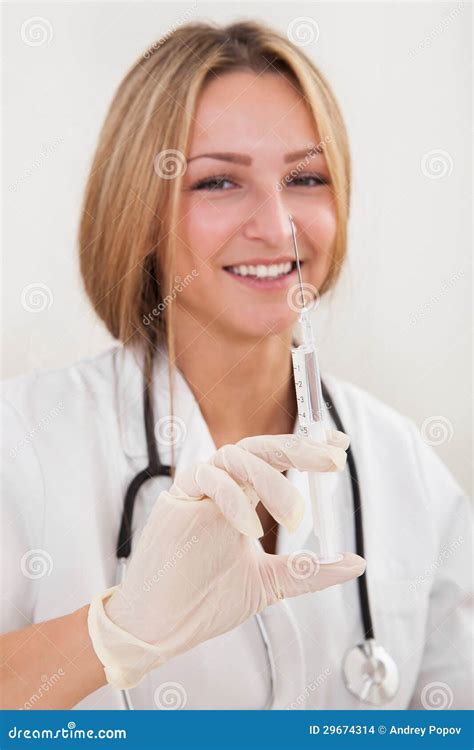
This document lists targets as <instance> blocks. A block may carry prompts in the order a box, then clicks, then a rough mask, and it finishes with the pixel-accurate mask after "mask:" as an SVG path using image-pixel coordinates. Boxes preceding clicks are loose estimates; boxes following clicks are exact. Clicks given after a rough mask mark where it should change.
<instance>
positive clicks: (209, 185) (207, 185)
mask: <svg viewBox="0 0 474 750" xmlns="http://www.w3.org/2000/svg"><path fill="white" fill-rule="evenodd" d="M226 183H228V184H230V185H234V184H235V183H234V182H233V180H231V179H230V177H227V176H226V175H224V174H223V175H216V176H215V177H206V178H205V179H204V180H199V182H196V183H195V184H194V185H193V186H192V188H191V190H228V189H229V188H228V187H224V186H225V184H226Z"/></svg>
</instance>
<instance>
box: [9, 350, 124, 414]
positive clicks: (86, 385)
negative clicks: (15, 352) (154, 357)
mask: <svg viewBox="0 0 474 750" xmlns="http://www.w3.org/2000/svg"><path fill="white" fill-rule="evenodd" d="M121 352H122V347H121V346H114V347H112V348H110V349H108V350H107V351H105V352H102V353H101V354H99V355H96V356H95V357H90V358H85V359H82V360H80V361H78V362H75V363H74V364H71V365H67V366H65V367H61V368H57V369H49V370H34V371H32V372H29V373H25V374H23V375H18V376H16V377H14V378H9V379H7V380H4V381H3V382H2V384H1V386H0V393H1V396H2V401H3V403H4V404H7V406H8V405H10V407H11V408H12V409H13V410H15V409H16V410H18V412H19V413H23V414H24V415H25V416H26V415H28V414H33V415H34V414H37V412H38V410H40V411H41V414H44V413H45V409H46V407H48V406H50V407H52V408H56V409H57V410H61V407H62V406H63V405H64V404H63V400H64V399H65V400H67V401H70V400H72V399H74V400H76V399H78V400H80V399H81V396H84V395H88V397H89V398H95V399H96V400H97V401H99V400H100V398H101V396H102V395H103V392H104V391H109V390H110V387H111V385H113V383H114V380H115V375H116V372H117V365H118V360H119V358H120V356H121Z"/></svg>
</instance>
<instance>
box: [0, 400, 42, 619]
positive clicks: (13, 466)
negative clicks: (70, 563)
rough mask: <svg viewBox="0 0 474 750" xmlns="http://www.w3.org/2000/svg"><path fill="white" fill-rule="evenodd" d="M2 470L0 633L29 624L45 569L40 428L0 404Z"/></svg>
mask: <svg viewBox="0 0 474 750" xmlns="http://www.w3.org/2000/svg"><path fill="white" fill-rule="evenodd" d="M0 414H1V416H0V420H1V434H2V451H1V452H2V466H1V478H0V492H1V499H0V527H1V532H0V550H1V552H0V576H1V591H2V598H1V605H0V632H1V633H8V632H10V631H12V630H17V629H19V628H24V627H27V626H29V625H31V623H32V622H33V621H34V608H35V600H36V597H37V593H38V590H39V586H40V585H41V579H42V577H43V576H44V575H48V571H49V572H50V571H51V566H52V559H51V556H50V555H49V554H48V551H47V550H45V549H44V545H43V541H42V534H43V520H44V482H43V475H42V471H41V466H40V462H39V460H38V456H37V452H36V448H35V440H37V439H38V437H39V436H40V433H41V429H42V426H41V425H36V426H35V425H27V422H26V420H24V419H23V417H22V416H21V415H20V412H19V409H18V407H17V406H15V405H14V404H13V403H11V402H10V401H9V400H8V399H6V398H4V397H2V399H1V400H0Z"/></svg>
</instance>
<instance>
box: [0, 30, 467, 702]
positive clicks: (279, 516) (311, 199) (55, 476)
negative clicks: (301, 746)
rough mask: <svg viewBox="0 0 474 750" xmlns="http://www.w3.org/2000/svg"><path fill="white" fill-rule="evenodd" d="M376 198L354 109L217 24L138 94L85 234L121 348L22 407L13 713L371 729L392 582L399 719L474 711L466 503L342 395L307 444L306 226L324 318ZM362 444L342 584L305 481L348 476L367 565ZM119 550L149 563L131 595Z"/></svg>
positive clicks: (378, 416)
mask: <svg viewBox="0 0 474 750" xmlns="http://www.w3.org/2000/svg"><path fill="white" fill-rule="evenodd" d="M349 195H350V164H349V152H348V145H347V137H346V132H345V129H344V124H343V120H342V117H341V114H340V111H339V109H338V106H337V103H336V100H335V98H334V95H333V93H332V92H331V89H330V87H329V85H328V83H327V82H326V81H325V80H324V78H323V76H322V75H321V74H320V73H319V71H318V70H317V69H316V68H315V67H314V65H313V64H312V63H311V62H310V61H309V60H308V59H307V58H306V57H305V56H304V55H303V54H302V52H301V50H300V49H299V48H296V47H294V46H293V45H292V44H291V43H290V42H289V41H288V40H287V39H285V38H284V37H282V36H280V35H279V34H277V33H275V32H274V31H272V30H271V29H269V28H267V27H265V26H263V25H261V24H257V23H251V22H248V23H237V24H233V25H231V26H228V27H226V28H216V27H213V26H210V25H207V24H201V23H198V24H190V25H187V26H185V27H182V28H180V29H178V30H177V31H175V32H174V33H173V34H172V35H171V36H170V37H169V38H168V39H167V40H166V41H165V42H162V43H158V44H156V45H154V46H153V47H151V48H150V49H149V50H147V52H146V53H145V54H144V55H143V57H142V58H140V59H139V60H138V61H137V62H136V63H135V65H134V66H133V67H132V69H131V70H130V71H129V73H128V74H127V75H126V77H125V79H124V80H123V82H122V83H121V85H120V86H119V89H118V91H117V93H116V95H115V98H114V100H113V102H112V105H111V108H110V111H109V113H108V116H107V118H106V121H105V124H104V128H103V132H102V135H101V138H100V141H99V145H98V148H97V153H96V156H95V160H94V163H93V165H92V169H91V174H90V178H89V182H88V185H87V190H86V195H85V201H84V206H83V213H82V221H81V227H80V261H81V271H82V276H83V279H84V283H85V288H86V290H87V293H88V295H89V298H90V300H91V302H92V304H93V306H94V308H95V310H96V311H97V313H98V315H99V316H100V317H101V319H102V320H103V321H104V323H105V324H106V326H107V328H108V330H109V331H110V332H111V333H112V335H113V336H114V337H115V338H116V339H117V340H118V341H119V342H121V345H120V346H117V347H114V348H113V349H112V350H111V351H108V352H106V353H105V354H103V355H101V356H99V357H96V358H95V359H92V360H87V361H83V362H79V363H78V364H76V365H74V366H72V367H68V368H64V369H62V370H59V371H54V372H46V373H39V374H38V373H36V374H34V375H27V376H23V377H20V378H16V379H14V380H12V381H10V382H8V383H7V384H6V386H5V399H4V410H5V422H4V430H5V435H6V436H7V440H6V443H7V445H6V457H5V466H6V474H5V480H4V483H3V486H4V496H5V505H4V515H5V524H4V528H5V529H6V533H5V540H4V545H3V546H4V549H5V558H4V562H3V571H4V592H5V605H4V607H3V611H2V617H3V622H2V632H3V633H5V635H4V636H3V639H2V644H3V650H4V654H5V667H4V673H3V678H2V680H3V681H2V686H3V688H2V693H3V702H4V705H5V706H8V707H13V708H19V707H26V708H30V707H36V708H45V707H48V708H69V707H72V706H76V707H80V708H120V707H122V705H123V704H122V698H123V697H125V700H126V701H128V700H131V702H132V703H133V705H134V707H136V708H154V707H157V708H169V707H177V708H190V709H192V708H199V709H204V708H235V709H238V708H253V709H261V708H266V707H272V708H290V709H293V708H295V709H298V708H305V707H306V708H338V709H342V708H364V707H368V704H367V703H366V702H365V701H364V700H361V697H360V695H359V696H358V695H357V694H354V692H353V691H352V692H351V690H350V689H348V686H347V684H346V681H345V679H344V678H343V676H342V673H341V669H342V664H343V658H344V655H345V653H346V652H347V651H348V649H350V647H352V646H354V644H356V643H358V642H360V641H361V640H362V639H363V637H364V635H365V636H369V633H368V632H364V631H366V628H365V627H364V625H363V622H362V620H361V612H360V605H359V598H358V584H359V580H356V579H358V578H359V577H360V576H364V575H365V574H364V571H365V567H366V561H367V579H363V580H366V582H367V585H368V593H369V595H370V602H371V606H372V617H373V620H374V622H373V624H374V627H375V633H376V634H377V638H378V640H379V641H380V642H381V643H383V644H384V646H385V647H386V648H387V650H388V651H389V652H390V654H391V658H392V659H393V660H394V662H395V664H396V669H397V670H398V680H399V688H398V690H397V691H396V693H395V694H394V695H390V696H389V700H388V701H387V702H386V704H385V705H387V706H388V707H391V708H407V707H419V706H423V705H424V706H425V707H429V706H426V703H427V702H428V703H429V700H430V695H431V693H430V691H432V690H433V689H435V690H437V691H438V692H439V689H440V688H439V686H438V687H436V686H437V685H438V683H442V685H443V686H444V687H442V689H441V692H442V693H443V696H444V695H445V694H446V696H447V698H446V700H447V702H449V705H452V707H456V708H461V707H467V705H468V704H469V701H470V685H469V677H468V674H469V670H468V669H467V667H466V665H465V662H466V661H467V658H468V654H469V646H468V644H469V633H468V614H467V611H466V608H467V604H466V602H467V587H468V578H467V567H468V566H467V564H466V556H467V554H468V543H467V539H466V535H467V532H466V529H467V525H466V516H467V503H466V498H465V497H464V496H463V494H462V492H461V490H460V489H459V487H458V486H457V484H456V483H455V481H454V480H453V478H452V476H451V475H450V474H449V472H448V471H447V469H446V468H445V467H444V466H443V464H442V463H441V462H440V461H439V460H438V459H437V457H436V456H435V455H434V453H433V452H432V451H431V449H429V448H427V446H426V445H425V444H424V443H423V441H422V440H421V439H420V437H419V435H418V432H417V430H416V427H415V426H414V425H413V424H412V423H411V422H410V421H409V420H407V419H406V418H404V417H402V416H400V415H398V414H396V413H395V412H394V411H393V410H392V409H390V408H389V407H388V406H385V405H384V404H382V403H380V402H379V401H377V400H376V399H375V398H373V397H372V396H370V395H368V394H366V393H364V392H363V391H361V390H359V389H358V388H355V387H354V386H352V385H350V384H347V383H342V382H340V381H338V380H336V379H335V378H333V377H330V376H328V375H324V377H323V380H324V383H325V386H326V387H327V388H328V389H329V393H330V394H331V396H332V399H333V403H334V406H335V407H336V406H337V411H338V413H339V414H340V415H341V416H342V421H343V424H344V427H345V429H346V430H347V435H346V434H344V432H342V431H341V430H339V429H337V427H338V423H337V420H336V419H335V414H334V412H333V411H332V410H331V409H329V415H330V417H331V418H332V420H333V421H332V423H331V428H330V429H328V431H327V438H328V443H327V444H325V443H320V442H317V441H312V440H310V439H309V438H305V437H301V436H300V435H299V434H297V430H296V427H297V409H296V399H295V391H294V384H293V377H292V367H291V355H290V349H291V346H292V340H293V337H294V331H293V329H294V326H295V322H296V321H297V318H298V311H297V308H296V307H295V305H294V304H292V303H291V300H292V294H293V292H294V290H295V289H296V288H297V287H296V281H297V277H296V271H295V264H294V262H293V261H294V254H293V246H292V243H291V239H292V238H291V227H290V222H289V219H288V217H289V215H291V216H292V217H293V220H294V223H295V227H296V230H297V235H298V247H299V254H300V257H301V261H302V275H303V280H304V283H305V285H306V288H307V289H310V290H314V292H315V293H317V294H324V293H325V292H326V291H327V290H328V289H330V288H332V287H333V286H334V284H335V282H336V280H337V277H338V275H339V272H340V269H341V267H342V264H343V262H344V258H345V254H346V234H347V219H348V210H349ZM144 384H146V387H145V385H144ZM144 395H145V398H144ZM46 415H48V417H49V418H48V419H47V420H46V421H45V416H46ZM145 419H146V420H147V426H148V428H149V429H148V431H147V432H145V426H144V420H145ZM150 435H151V437H153V436H154V437H155V438H156V442H157V448H158V451H159V460H160V461H161V462H162V464H164V465H167V466H170V467H171V469H170V472H169V473H170V476H165V475H164V472H163V471H162V470H160V471H158V470H157V466H156V464H157V457H156V456H155V455H154V447H153V444H152V443H153V440H152V439H151V438H150ZM349 436H350V439H351V441H352V445H351V451H353V454H354V455H355V457H356V459H357V468H358V474H359V481H360V487H361V492H362V500H363V512H364V532H365V555H364V557H362V556H360V555H357V554H354V553H353V552H352V551H348V552H346V553H345V554H344V555H343V557H342V560H340V561H339V562H334V563H330V564H324V565H323V564H319V563H318V558H317V555H316V551H317V550H316V548H315V546H314V544H315V538H314V536H313V534H312V533H311V513H310V504H309V497H308V493H307V486H306V478H305V475H304V474H303V473H301V472H305V471H317V472H330V473H331V478H332V485H331V486H332V488H333V490H334V497H333V502H334V508H335V513H336V519H337V539H336V543H337V545H338V549H340V550H353V549H354V528H355V521H354V514H353V506H352V499H351V492H350V483H349V477H348V473H347V471H342V469H343V468H344V465H345V461H346V452H345V451H346V449H347V447H348V445H349ZM148 461H150V465H151V470H150V471H149V474H151V475H153V474H161V476H151V478H150V477H149V476H148V475H147V474H141V473H140V472H142V471H143V469H144V468H145V467H146V466H147V462H148ZM137 474H138V475H139V479H138V480H136V481H135V482H133V480H134V477H136V476H137ZM145 479H147V481H146V482H145V481H143V483H142V480H145ZM328 479H329V476H328ZM131 482H133V485H132V490H133V492H132V491H131V490H129V493H128V495H127V497H128V503H129V505H130V503H131V500H130V493H131V494H132V495H133V494H135V492H138V498H137V502H136V504H135V508H134V514H133V522H132V528H131V529H130V528H129V527H128V525H127V523H126V522H125V523H124V525H123V526H122V527H121V518H122V511H123V498H124V495H125V494H126V492H127V488H129V487H130V483H131ZM129 509H130V508H129ZM119 531H121V534H120V541H119V550H118V551H119V554H120V556H125V557H126V556H127V555H128V553H129V552H130V542H131V549H132V550H133V555H132V557H131V561H130V564H129V565H128V568H127V569H126V571H125V573H124V576H123V580H122V581H121V583H117V584H116V581H115V571H116V562H117V560H116V552H117V549H116V545H117V535H118V534H119ZM257 540H259V541H257ZM455 543H456V544H457V546H455V547H453V545H455ZM447 548H449V549H450V554H449V555H448V556H447V558H446V559H444V558H443V560H442V563H441V564H439V565H438V566H436V561H437V560H438V559H439V556H440V555H441V553H442V551H443V550H445V549H447ZM433 565H435V567H433ZM338 584H344V585H338ZM315 592H318V593H317V594H315ZM37 623H41V625H37ZM262 636H264V638H263V639H262ZM267 639H268V640H269V641H270V643H271V649H272V659H273V667H272V666H271V664H270V662H269V659H268V652H267V649H266V643H265V641H266V640H267ZM433 686H434V687H433ZM118 689H122V690H128V694H125V696H122V695H121V694H120V692H119V690H118Z"/></svg>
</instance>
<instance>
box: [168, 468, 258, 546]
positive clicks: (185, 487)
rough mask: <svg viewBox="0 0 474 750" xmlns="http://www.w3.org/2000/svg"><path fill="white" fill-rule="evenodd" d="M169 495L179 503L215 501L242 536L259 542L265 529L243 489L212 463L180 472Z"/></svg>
mask: <svg viewBox="0 0 474 750" xmlns="http://www.w3.org/2000/svg"><path fill="white" fill-rule="evenodd" d="M168 494H169V495H171V496H172V497H174V498H175V499H177V500H185V501H186V500H188V501H189V500H204V499H205V498H209V499H210V500H212V501H213V502H214V503H215V504H216V505H217V507H218V508H219V510H220V512H221V513H222V515H223V516H224V518H225V519H226V520H227V521H228V522H229V523H230V524H232V526H234V527H235V528H236V529H237V530H238V531H240V533H241V534H245V536H251V537H253V538H259V537H261V536H263V528H262V524H261V523H260V519H259V517H258V514H257V512H256V511H255V510H254V508H253V507H252V505H251V504H250V502H249V499H248V497H247V495H246V494H245V492H244V491H243V489H242V488H241V487H239V485H238V484H237V482H236V481H235V480H234V479H233V478H232V477H231V476H230V475H229V474H227V472H226V471H224V470H223V469H220V468H218V467H217V466H213V465H211V464H210V463H200V464H194V465H193V466H191V467H190V468H189V469H186V470H185V471H183V472H180V474H179V477H177V478H176V481H175V482H174V483H173V485H172V486H171V488H170V489H169V491H168Z"/></svg>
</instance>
